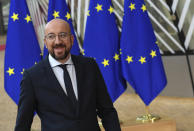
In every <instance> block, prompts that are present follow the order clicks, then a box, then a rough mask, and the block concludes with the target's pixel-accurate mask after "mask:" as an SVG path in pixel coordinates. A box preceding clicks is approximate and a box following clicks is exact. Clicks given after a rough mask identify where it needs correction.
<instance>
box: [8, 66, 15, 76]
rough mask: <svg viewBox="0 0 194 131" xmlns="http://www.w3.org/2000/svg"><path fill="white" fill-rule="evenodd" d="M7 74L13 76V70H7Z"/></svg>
mask: <svg viewBox="0 0 194 131" xmlns="http://www.w3.org/2000/svg"><path fill="white" fill-rule="evenodd" d="M7 73H9V76H11V75H13V74H15V73H14V68H9V70H7Z"/></svg>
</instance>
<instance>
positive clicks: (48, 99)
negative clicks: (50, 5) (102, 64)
mask: <svg viewBox="0 0 194 131" xmlns="http://www.w3.org/2000/svg"><path fill="white" fill-rule="evenodd" d="M94 26H95V25H94ZM73 39H74V38H73V35H72V34H71V30H70V27H69V24H68V23H67V22H66V21H64V20H61V19H54V20H52V21H50V22H49V23H48V24H47V25H46V27H45V39H44V42H45V44H46V47H47V49H48V51H49V55H48V57H47V58H46V59H44V60H43V61H41V62H40V63H38V64H37V65H35V66H33V67H32V68H30V69H28V70H26V71H25V73H24V75H23V80H22V82H21V93H20V100H19V104H18V114H17V119H16V126H15V131H30V128H31V124H32V121H33V116H34V112H35V111H36V112H37V114H38V116H39V117H40V120H41V128H42V131H99V130H100V128H99V125H98V120H97V115H98V116H99V117H100V118H101V120H102V124H103V127H104V128H105V130H106V131H120V130H121V129H120V124H119V120H118V116H117V112H116V110H115V108H114V107H113V104H112V101H111V99H110V97H109V95H108V92H107V89H106V85H105V82H104V80H103V77H102V75H101V73H100V70H99V68H98V66H97V64H96V62H95V60H93V59H91V58H87V57H82V56H74V55H71V54H70V50H71V47H72V44H73ZM91 44H92V43H91ZM64 65H65V66H64Z"/></svg>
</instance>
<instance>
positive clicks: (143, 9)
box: [141, 4, 146, 12]
mask: <svg viewBox="0 0 194 131" xmlns="http://www.w3.org/2000/svg"><path fill="white" fill-rule="evenodd" d="M141 9H142V11H143V12H144V11H146V6H145V5H144V4H143V5H142V7H141Z"/></svg>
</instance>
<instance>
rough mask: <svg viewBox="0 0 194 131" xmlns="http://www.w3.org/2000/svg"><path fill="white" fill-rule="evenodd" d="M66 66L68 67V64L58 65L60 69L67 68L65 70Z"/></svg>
mask: <svg viewBox="0 0 194 131" xmlns="http://www.w3.org/2000/svg"><path fill="white" fill-rule="evenodd" d="M67 65H68V64H61V65H58V66H59V67H61V68H62V69H67V68H66V67H67Z"/></svg>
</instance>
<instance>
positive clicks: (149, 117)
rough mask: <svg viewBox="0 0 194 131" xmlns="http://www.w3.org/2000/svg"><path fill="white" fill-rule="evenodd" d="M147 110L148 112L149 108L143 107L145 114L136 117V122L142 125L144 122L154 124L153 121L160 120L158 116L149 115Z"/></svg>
mask: <svg viewBox="0 0 194 131" xmlns="http://www.w3.org/2000/svg"><path fill="white" fill-rule="evenodd" d="M149 110H150V109H149V106H146V105H145V112H146V114H145V115H142V116H139V117H137V118H136V121H139V122H142V123H145V122H152V123H154V122H155V121H157V120H159V119H161V117H160V116H158V115H153V114H150V111H149Z"/></svg>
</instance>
